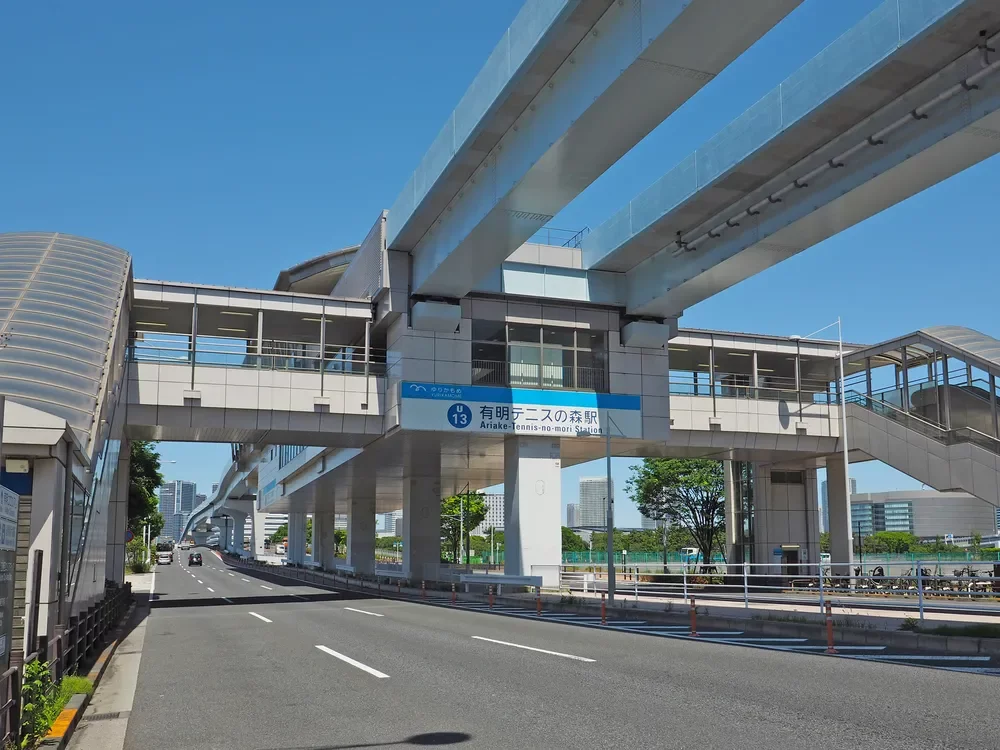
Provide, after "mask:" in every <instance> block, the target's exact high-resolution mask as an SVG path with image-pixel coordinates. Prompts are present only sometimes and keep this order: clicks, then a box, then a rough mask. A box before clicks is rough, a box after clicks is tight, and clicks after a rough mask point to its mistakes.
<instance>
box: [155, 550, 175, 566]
mask: <svg viewBox="0 0 1000 750" xmlns="http://www.w3.org/2000/svg"><path fill="white" fill-rule="evenodd" d="M173 560H174V556H173V555H172V554H171V553H169V552H157V553H156V564H157V565H170V563H171V562H173Z"/></svg>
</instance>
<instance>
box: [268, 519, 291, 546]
mask: <svg viewBox="0 0 1000 750" xmlns="http://www.w3.org/2000/svg"><path fill="white" fill-rule="evenodd" d="M287 536H288V524H287V523H283V524H281V526H279V527H278V528H277V529H275V531H274V533H273V534H271V544H281V543H282V542H283V541H285V537H287Z"/></svg>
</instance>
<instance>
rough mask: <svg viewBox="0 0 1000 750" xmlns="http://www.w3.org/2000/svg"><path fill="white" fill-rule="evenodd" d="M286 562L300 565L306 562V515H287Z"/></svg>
mask: <svg viewBox="0 0 1000 750" xmlns="http://www.w3.org/2000/svg"><path fill="white" fill-rule="evenodd" d="M285 557H287V558H288V562H290V563H296V564H298V565H301V564H302V563H304V562H305V561H306V514H305V513H289V514H288V549H287V550H285Z"/></svg>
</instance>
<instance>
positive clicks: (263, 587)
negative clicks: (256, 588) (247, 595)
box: [260, 583, 274, 591]
mask: <svg viewBox="0 0 1000 750" xmlns="http://www.w3.org/2000/svg"><path fill="white" fill-rule="evenodd" d="M260 587H261V588H262V589H267V590H268V591H274V589H272V588H271V587H270V586H265V585H264V584H263V583H262V584H261V585H260Z"/></svg>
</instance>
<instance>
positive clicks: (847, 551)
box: [826, 453, 854, 576]
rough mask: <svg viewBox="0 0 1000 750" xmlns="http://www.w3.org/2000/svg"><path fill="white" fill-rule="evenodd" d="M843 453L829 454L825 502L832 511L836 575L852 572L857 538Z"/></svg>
mask: <svg viewBox="0 0 1000 750" xmlns="http://www.w3.org/2000/svg"><path fill="white" fill-rule="evenodd" d="M844 477H845V474H844V457H843V455H841V454H839V453H838V454H836V455H832V456H827V457H826V502H827V506H828V508H829V513H830V558H831V562H833V563H841V565H834V567H833V573H834V575H841V576H844V575H850V570H849V567H850V566H849V565H848V563H852V562H853V561H854V541H853V533H852V529H851V500H850V495H849V494H848V490H847V480H846V479H845V478H844Z"/></svg>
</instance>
